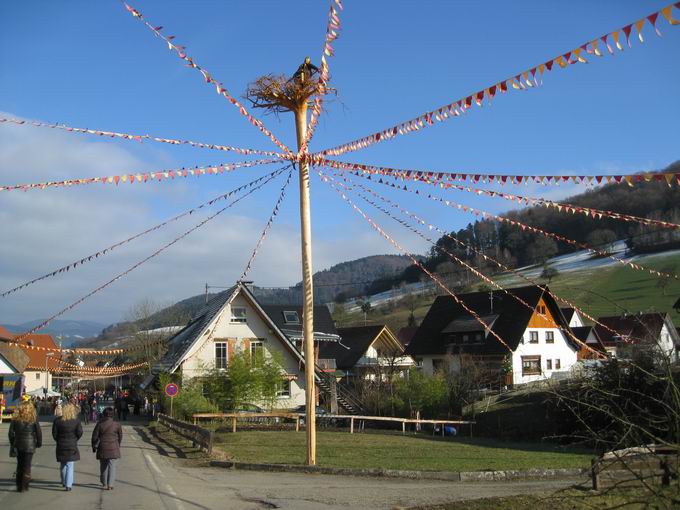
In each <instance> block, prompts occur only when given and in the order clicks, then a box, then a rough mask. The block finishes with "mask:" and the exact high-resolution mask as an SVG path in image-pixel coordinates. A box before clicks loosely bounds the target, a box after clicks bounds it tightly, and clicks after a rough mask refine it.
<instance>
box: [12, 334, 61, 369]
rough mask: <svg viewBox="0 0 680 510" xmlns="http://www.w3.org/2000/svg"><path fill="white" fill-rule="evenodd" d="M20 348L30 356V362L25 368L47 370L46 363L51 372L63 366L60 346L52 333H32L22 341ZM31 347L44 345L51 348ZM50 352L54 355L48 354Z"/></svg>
mask: <svg viewBox="0 0 680 510" xmlns="http://www.w3.org/2000/svg"><path fill="white" fill-rule="evenodd" d="M19 344H20V345H19V348H20V349H21V350H22V351H24V353H26V355H27V356H28V364H27V365H26V369H25V370H45V366H46V365H45V364H46V363H47V368H48V370H49V371H50V372H54V371H58V370H59V369H60V367H61V363H59V358H60V357H61V355H60V351H59V347H58V346H57V344H56V343H55V342H54V339H53V338H52V336H51V335H48V334H45V333H31V334H30V335H28V336H27V337H26V338H24V339H23V340H22V341H21V342H19ZM31 347H44V348H46V349H49V350H43V349H32V348H31ZM50 352H53V353H54V355H52V356H48V354H49V353H50Z"/></svg>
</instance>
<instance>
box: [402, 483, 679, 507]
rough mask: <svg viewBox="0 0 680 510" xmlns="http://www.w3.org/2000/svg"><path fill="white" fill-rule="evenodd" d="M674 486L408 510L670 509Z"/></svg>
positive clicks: (573, 492)
mask: <svg viewBox="0 0 680 510" xmlns="http://www.w3.org/2000/svg"><path fill="white" fill-rule="evenodd" d="M677 497H678V493H677V488H674V489H673V488H671V489H669V490H667V491H665V492H660V494H659V495H658V496H654V495H652V494H650V493H648V492H646V491H645V490H643V489H616V490H610V491H607V492H603V493H600V494H598V493H593V492H591V491H586V490H578V489H567V490H564V491H559V492H557V493H554V494H531V495H526V496H508V497H503V498H485V499H475V500H470V501H456V502H452V503H449V504H446V505H435V506H427V507H414V508H412V509H411V510H523V509H525V508H550V509H551V510H581V509H583V510H586V509H588V510H592V509H596V508H621V507H625V508H627V509H643V508H645V509H648V508H654V509H669V510H670V509H671V508H677V507H675V506H673V503H672V500H673V499H674V498H675V500H676V501H677Z"/></svg>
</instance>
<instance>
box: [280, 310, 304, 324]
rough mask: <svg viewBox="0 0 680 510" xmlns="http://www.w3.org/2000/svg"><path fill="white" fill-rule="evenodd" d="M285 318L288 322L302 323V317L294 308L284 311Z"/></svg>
mask: <svg viewBox="0 0 680 510" xmlns="http://www.w3.org/2000/svg"><path fill="white" fill-rule="evenodd" d="M283 320H284V322H285V323H286V324H300V317H299V316H298V313H297V312H296V311H294V310H291V311H284V312H283Z"/></svg>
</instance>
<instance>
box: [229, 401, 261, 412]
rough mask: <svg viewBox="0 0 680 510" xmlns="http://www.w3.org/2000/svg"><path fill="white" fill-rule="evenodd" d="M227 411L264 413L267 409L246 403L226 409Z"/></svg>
mask: <svg viewBox="0 0 680 510" xmlns="http://www.w3.org/2000/svg"><path fill="white" fill-rule="evenodd" d="M224 412H225V413H239V414H240V413H243V414H247V413H264V412H265V410H264V409H262V408H261V407H260V406H258V405H256V404H250V403H245V404H241V405H240V406H238V407H236V408H230V409H225V410H224Z"/></svg>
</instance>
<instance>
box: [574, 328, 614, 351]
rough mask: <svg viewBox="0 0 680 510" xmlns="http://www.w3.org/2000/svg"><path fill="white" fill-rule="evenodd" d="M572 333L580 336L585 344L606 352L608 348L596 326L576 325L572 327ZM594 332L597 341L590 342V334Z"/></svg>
mask: <svg viewBox="0 0 680 510" xmlns="http://www.w3.org/2000/svg"><path fill="white" fill-rule="evenodd" d="M571 331H572V333H574V336H575V337H576V338H578V339H579V340H580V341H581V342H583V343H584V344H586V345H588V347H591V348H593V349H595V350H597V351H600V352H605V351H606V349H605V347H604V344H603V343H602V340H601V339H600V335H599V334H598V333H597V330H596V329H595V327H594V326H576V327H573V328H571ZM591 333H592V334H593V336H594V337H595V343H588V342H587V340H588V337H589V336H590V334H591Z"/></svg>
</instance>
